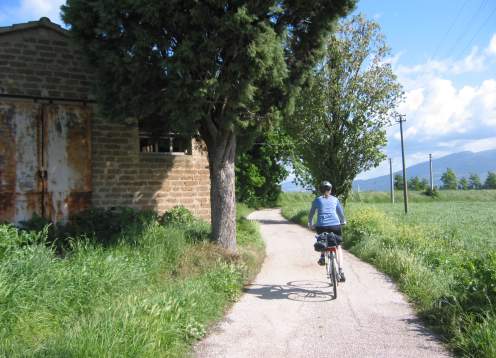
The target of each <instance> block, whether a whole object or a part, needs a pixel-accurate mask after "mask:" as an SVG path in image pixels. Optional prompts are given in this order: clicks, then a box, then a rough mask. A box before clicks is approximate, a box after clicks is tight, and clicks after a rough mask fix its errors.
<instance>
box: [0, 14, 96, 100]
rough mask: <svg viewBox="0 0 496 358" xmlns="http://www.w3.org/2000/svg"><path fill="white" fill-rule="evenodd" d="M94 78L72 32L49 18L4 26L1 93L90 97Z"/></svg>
mask: <svg viewBox="0 0 496 358" xmlns="http://www.w3.org/2000/svg"><path fill="white" fill-rule="evenodd" d="M93 81H94V76H93V74H92V71H90V70H88V68H87V67H85V65H84V63H83V61H82V54H81V51H80V50H79V49H78V48H77V47H76V46H74V45H73V43H72V41H71V38H70V37H69V34H68V32H67V31H66V30H64V29H62V28H61V27H60V26H58V25H56V24H53V23H51V22H50V20H48V19H47V18H42V19H40V21H32V22H28V23H25V24H19V25H13V26H7V27H0V93H4V94H9V95H29V96H42V97H58V98H71V99H88V98H90V88H91V84H92V82H93Z"/></svg>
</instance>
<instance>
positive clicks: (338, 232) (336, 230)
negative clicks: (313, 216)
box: [315, 225, 342, 236]
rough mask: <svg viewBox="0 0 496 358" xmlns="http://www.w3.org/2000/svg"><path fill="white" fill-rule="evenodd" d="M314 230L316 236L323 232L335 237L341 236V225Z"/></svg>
mask: <svg viewBox="0 0 496 358" xmlns="http://www.w3.org/2000/svg"><path fill="white" fill-rule="evenodd" d="M315 230H316V231H317V234H322V233H323V232H332V233H334V234H336V235H339V236H342V235H341V225H333V226H316V227H315Z"/></svg>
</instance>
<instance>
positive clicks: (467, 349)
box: [281, 195, 496, 357]
mask: <svg viewBox="0 0 496 358" xmlns="http://www.w3.org/2000/svg"><path fill="white" fill-rule="evenodd" d="M303 199H304V200H303ZM308 199H309V198H308V197H302V196H301V195H299V196H293V197H291V195H289V197H286V198H283V200H282V201H281V206H282V212H283V215H284V216H285V217H287V218H288V219H291V220H293V221H295V222H297V223H300V224H306V217H307V215H308V207H309V205H310V204H309V203H310V200H308ZM310 199H311V198H310ZM401 209H402V208H401V206H392V205H390V204H360V203H353V202H352V203H350V204H349V205H348V206H347V208H346V210H347V217H348V223H349V225H348V226H347V228H346V230H345V245H346V247H347V248H348V249H349V250H350V251H351V252H353V253H354V254H355V255H357V256H359V257H360V258H362V259H364V260H366V261H368V262H370V263H372V264H374V265H375V266H376V267H377V268H379V269H380V270H381V271H383V272H386V273H387V274H388V275H389V276H391V277H392V278H393V279H394V280H395V281H396V283H397V284H398V286H399V288H400V289H401V290H402V291H403V292H404V293H406V294H407V296H408V297H409V298H410V300H411V301H412V302H413V303H414V304H415V306H416V308H417V311H418V313H419V314H420V315H421V317H423V318H424V320H425V321H426V322H427V323H428V324H429V325H430V326H431V327H432V328H433V329H434V330H436V331H437V332H439V333H440V334H441V335H442V336H443V337H444V338H445V340H446V341H447V342H448V343H449V344H450V345H451V347H452V348H453V349H454V351H455V352H456V353H458V354H459V355H463V356H473V357H496V309H495V308H496V306H495V304H496V229H495V224H496V222H495V218H496V205H495V204H494V203H488V202H459V203H456V202H431V203H412V205H411V210H410V212H409V215H408V216H406V217H405V216H404V215H403V214H402V212H401Z"/></svg>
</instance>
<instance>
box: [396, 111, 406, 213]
mask: <svg viewBox="0 0 496 358" xmlns="http://www.w3.org/2000/svg"><path fill="white" fill-rule="evenodd" d="M405 117H406V116H405V115H404V114H398V118H397V119H396V122H399V124H400V134H401V158H402V161H403V202H404V203H405V214H407V213H408V192H407V190H408V186H407V179H406V166H405V146H404V144H403V122H405V121H406V119H405Z"/></svg>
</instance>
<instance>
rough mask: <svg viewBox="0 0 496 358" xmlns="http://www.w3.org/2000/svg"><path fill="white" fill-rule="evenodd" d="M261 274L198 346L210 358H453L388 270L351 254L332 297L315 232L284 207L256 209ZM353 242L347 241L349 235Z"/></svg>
mask: <svg viewBox="0 0 496 358" xmlns="http://www.w3.org/2000/svg"><path fill="white" fill-rule="evenodd" d="M250 219H252V220H257V221H259V222H260V226H261V228H260V229H261V232H262V236H263V238H264V240H265V242H266V245H267V257H266V259H265V262H264V265H263V267H262V270H261V271H260V273H259V274H258V276H257V277H256V279H255V281H254V282H253V284H251V285H249V286H247V287H246V289H245V294H244V295H243V296H242V297H241V299H240V301H239V302H238V303H236V304H235V305H234V306H233V307H232V309H231V310H230V311H229V313H228V315H227V316H226V318H225V319H224V321H223V322H221V323H219V324H218V325H217V326H216V327H214V328H213V329H212V330H211V332H210V335H209V336H208V337H206V338H205V339H204V340H203V341H201V342H199V343H198V344H197V345H196V347H195V354H196V356H197V357H199V358H203V357H212V358H214V357H215V358H219V357H230V358H234V357H254V358H255V357H257V358H259V357H271V358H275V357H340V358H344V357H360V358H365V357H394V358H398V357H422V358H427V357H450V356H451V355H450V353H449V352H448V351H447V350H446V349H445V348H444V347H443V346H442V345H441V344H440V343H439V342H438V340H437V339H436V337H435V336H434V335H432V334H431V333H430V332H429V331H428V330H427V329H425V328H424V327H423V326H422V325H421V324H420V322H419V321H418V319H417V317H416V316H415V314H414V312H413V310H412V309H411V307H410V306H409V304H408V303H407V301H406V299H405V297H404V296H403V295H402V294H400V293H399V292H398V290H397V289H396V288H395V285H394V284H393V283H392V282H391V281H390V280H389V279H388V278H387V277H386V276H385V275H383V274H382V273H380V272H378V271H377V270H376V269H374V268H373V267H372V266H370V265H369V264H366V263H364V262H362V261H360V260H358V259H357V258H356V257H354V256H353V255H351V254H349V253H347V252H345V266H344V268H345V273H346V278H347V281H346V282H345V283H343V284H340V285H339V286H338V298H337V299H336V300H334V299H333V295H332V287H330V286H329V284H328V281H327V279H326V276H325V270H324V268H323V267H321V266H318V265H317V259H318V253H316V252H315V251H313V242H314V239H313V238H314V234H313V233H312V232H310V231H309V230H307V229H305V228H302V227H300V226H298V225H295V224H292V223H289V222H288V221H287V220H286V219H284V218H283V217H282V216H281V214H280V212H279V210H277V209H269V210H261V211H256V212H254V213H252V214H251V215H250ZM345 239H346V238H345Z"/></svg>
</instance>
